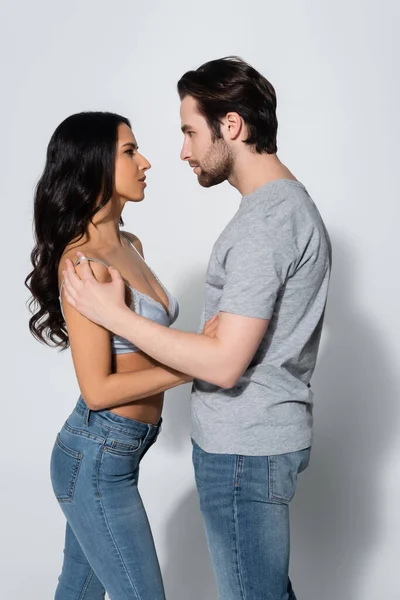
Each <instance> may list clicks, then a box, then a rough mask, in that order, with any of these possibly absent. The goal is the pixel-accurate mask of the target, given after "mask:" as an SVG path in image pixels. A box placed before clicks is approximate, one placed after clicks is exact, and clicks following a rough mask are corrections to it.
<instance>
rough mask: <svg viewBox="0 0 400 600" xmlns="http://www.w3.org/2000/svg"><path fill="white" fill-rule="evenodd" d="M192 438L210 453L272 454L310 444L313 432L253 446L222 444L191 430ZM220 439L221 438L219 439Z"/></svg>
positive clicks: (305, 446) (297, 450)
mask: <svg viewBox="0 0 400 600" xmlns="http://www.w3.org/2000/svg"><path fill="white" fill-rule="evenodd" d="M191 437H192V440H193V441H194V442H195V443H196V444H197V445H198V446H199V447H200V448H201V449H202V450H203V451H204V452H208V453H210V454H235V455H240V456H274V455H277V454H288V453H289V452H299V451H300V450H304V449H305V448H309V447H310V446H311V445H312V441H313V434H312V432H310V433H309V434H308V435H307V436H306V437H302V438H300V439H296V440H293V441H291V442H290V443H289V442H287V441H286V442H285V443H284V444H257V448H255V447H254V446H250V447H249V446H248V445H247V446H242V445H241V444H222V443H215V442H214V441H210V440H205V439H200V436H197V435H196V433H195V432H192V435H191ZM219 441H221V440H219Z"/></svg>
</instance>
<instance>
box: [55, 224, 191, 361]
mask: <svg viewBox="0 0 400 600" xmlns="http://www.w3.org/2000/svg"><path fill="white" fill-rule="evenodd" d="M124 238H125V239H126V240H127V242H128V243H129V245H130V246H131V247H132V248H133V249H134V250H135V252H137V254H138V255H139V256H140V258H141V259H142V261H143V262H145V260H144V258H143V257H142V255H141V254H140V252H138V250H137V249H136V248H135V246H134V245H133V244H132V242H131V241H130V240H129V239H128V238H127V237H126V236H124ZM82 260H88V261H89V262H96V263H100V264H101V265H104V266H105V267H107V268H108V267H109V266H110V265H107V263H105V262H103V261H102V260H98V259H97V258H89V257H84V258H80V259H79V260H77V261H76V262H75V266H76V265H78V264H79V263H80V262H81V261H82ZM145 264H146V266H147V267H148V268H149V269H150V267H149V266H148V265H147V263H145ZM150 271H151V272H152V273H153V275H154V277H155V278H156V280H157V281H158V283H159V284H160V286H161V287H162V289H163V290H164V292H165V295H166V296H167V298H168V310H166V309H165V308H164V306H163V305H162V304H161V303H160V302H158V301H157V300H154V298H152V297H151V296H149V295H148V294H144V293H143V292H139V291H138V290H135V288H133V287H132V286H130V285H127V287H128V288H129V290H130V292H131V298H132V300H131V305H130V306H131V309H132V310H133V311H135V313H136V314H138V315H141V316H142V317H145V318H146V319H150V321H154V322H155V323H159V324H160V325H164V326H165V327H169V326H170V325H172V323H174V322H175V321H176V319H177V318H178V314H179V304H178V301H177V300H176V298H174V297H173V296H172V295H171V294H170V293H169V292H168V290H167V289H166V288H165V287H164V285H163V284H162V283H161V281H160V280H159V279H158V277H157V275H156V274H155V273H154V271H153V270H152V269H150ZM63 285H64V280H63V281H62V282H61V286H60V296H59V299H60V307H61V313H62V315H63V316H64V311H63V307H62V300H61V292H62V288H63ZM64 318H65V317H64ZM111 351H112V354H128V353H129V352H140V348H138V347H137V346H135V345H134V344H132V342H130V341H129V340H126V339H125V338H123V337H121V336H119V335H115V334H114V333H111Z"/></svg>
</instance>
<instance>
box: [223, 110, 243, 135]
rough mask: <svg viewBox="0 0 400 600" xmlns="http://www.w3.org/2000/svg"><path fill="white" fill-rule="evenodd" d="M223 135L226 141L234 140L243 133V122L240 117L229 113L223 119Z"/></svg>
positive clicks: (234, 113)
mask: <svg viewBox="0 0 400 600" xmlns="http://www.w3.org/2000/svg"><path fill="white" fill-rule="evenodd" d="M224 128H225V134H226V136H227V138H228V139H230V140H236V139H237V138H238V137H239V136H240V134H241V133H242V132H243V128H244V122H243V119H242V117H241V116H240V115H239V114H238V113H236V112H229V113H227V114H226V115H225V118H224Z"/></svg>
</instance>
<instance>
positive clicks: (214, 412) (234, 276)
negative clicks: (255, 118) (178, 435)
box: [192, 179, 331, 456]
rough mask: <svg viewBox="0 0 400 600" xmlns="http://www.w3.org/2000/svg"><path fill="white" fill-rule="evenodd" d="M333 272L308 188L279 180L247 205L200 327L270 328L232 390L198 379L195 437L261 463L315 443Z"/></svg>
mask: <svg viewBox="0 0 400 600" xmlns="http://www.w3.org/2000/svg"><path fill="white" fill-rule="evenodd" d="M330 265H331V245H330V241H329V236H328V233H327V231H326V229H325V226H324V223H323V221H322V218H321V216H320V214H319V212H318V210H317V208H316V206H315V204H314V202H313V201H312V200H311V198H310V196H309V195H308V193H307V191H306V189H305V187H304V186H303V185H302V184H301V183H300V182H298V181H292V180H289V179H288V180H286V179H280V180H276V181H273V182H270V183H267V184H265V185H263V186H261V187H260V188H259V189H257V190H256V191H255V192H253V193H252V194H249V195H248V196H244V197H243V198H242V200H241V203H240V207H239V210H238V211H237V213H236V214H235V216H234V217H233V219H232V220H231V221H230V223H229V224H228V225H227V226H226V228H225V229H224V231H223V232H222V234H221V235H220V236H219V238H218V240H217V241H216V243H215V245H214V247H213V250H212V254H211V258H210V262H209V265H208V269H207V278H206V292H205V306H204V311H203V317H202V322H201V326H200V330H201V329H202V327H203V325H204V323H205V321H206V320H208V319H209V318H211V317H212V316H213V315H214V314H217V313H218V311H223V312H228V313H234V314H237V315H243V316H248V317H256V318H261V319H270V323H269V325H268V329H267V332H266V334H265V336H264V339H263V340H262V342H261V344H260V346H259V348H258V350H257V352H256V354H255V356H254V358H253V360H252V361H251V363H250V365H249V367H248V369H247V370H246V372H245V373H244V374H243V376H242V377H241V378H240V379H239V381H238V382H237V384H236V385H235V386H234V387H233V388H231V389H222V388H220V387H218V386H215V385H213V384H210V383H206V382H204V381H201V380H195V381H194V383H193V390H192V417H193V418H192V423H193V426H192V437H193V439H194V441H195V442H196V443H197V444H198V445H199V446H200V447H201V448H202V449H203V450H205V451H206V452H214V453H224V454H225V453H226V454H242V455H256V456H257V455H273V454H283V453H286V452H295V451H297V450H301V449H303V448H306V447H308V446H310V444H311V441H312V422H313V418H312V404H313V401H312V398H313V393H312V391H311V388H310V379H311V376H312V374H313V371H314V368H315V363H316V359H317V352H318V346H319V342H320V337H321V330H322V323H323V318H324V311H325V304H326V298H327V292H328V283H329V275H330Z"/></svg>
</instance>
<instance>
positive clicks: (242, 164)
mask: <svg viewBox="0 0 400 600" xmlns="http://www.w3.org/2000/svg"><path fill="white" fill-rule="evenodd" d="M277 179H292V180H294V181H296V177H295V176H294V175H293V173H291V172H290V171H289V169H288V168H287V167H285V165H284V164H283V163H281V161H280V160H279V158H278V157H277V155H276V154H256V153H253V152H244V153H243V154H242V155H241V156H237V158H236V161H235V166H234V169H233V172H232V175H231V176H230V177H229V179H228V181H229V183H230V184H231V185H232V186H233V187H235V188H236V189H237V190H238V191H239V192H240V193H241V195H242V196H247V195H248V194H251V193H253V192H254V191H255V190H257V189H258V188H260V187H261V186H262V185H265V184H266V183H269V182H270V181H276V180H277Z"/></svg>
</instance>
